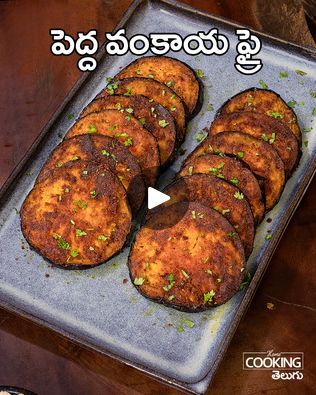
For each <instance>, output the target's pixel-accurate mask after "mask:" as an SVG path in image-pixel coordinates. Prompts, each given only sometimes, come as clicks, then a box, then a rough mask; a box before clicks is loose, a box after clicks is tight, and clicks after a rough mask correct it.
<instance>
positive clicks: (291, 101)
mask: <svg viewBox="0 0 316 395" xmlns="http://www.w3.org/2000/svg"><path fill="white" fill-rule="evenodd" d="M296 104H297V101H296V100H294V99H292V100H290V101H289V102H287V105H288V106H289V107H291V108H295V105H296Z"/></svg>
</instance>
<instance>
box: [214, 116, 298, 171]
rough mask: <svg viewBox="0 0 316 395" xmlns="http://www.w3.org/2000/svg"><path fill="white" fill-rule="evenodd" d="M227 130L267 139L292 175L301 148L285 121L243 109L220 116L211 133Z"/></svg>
mask: <svg viewBox="0 0 316 395" xmlns="http://www.w3.org/2000/svg"><path fill="white" fill-rule="evenodd" d="M226 131H230V132H232V131H234V132H243V133H246V134H250V135H251V136H254V137H256V138H259V139H262V140H264V141H267V142H268V143H269V144H271V145H272V146H273V148H275V150H276V151H277V153H278V154H279V156H280V158H281V159H282V161H283V163H284V169H285V172H286V174H287V175H288V176H290V175H291V174H292V172H293V170H295V167H296V165H297V163H298V160H299V158H300V149H299V146H298V141H297V139H296V137H295V136H294V134H293V133H292V132H291V130H290V129H289V128H288V127H287V126H286V124H285V123H284V122H279V121H278V120H276V119H274V118H272V117H269V116H268V115H265V114H261V113H256V112H251V111H241V112H235V113H230V114H223V115H221V116H219V117H218V118H216V119H215V121H214V122H213V123H212V125H211V128H210V134H211V135H214V134H217V133H221V132H226Z"/></svg>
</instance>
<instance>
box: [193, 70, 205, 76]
mask: <svg viewBox="0 0 316 395" xmlns="http://www.w3.org/2000/svg"><path fill="white" fill-rule="evenodd" d="M195 74H196V75H197V77H199V78H203V77H204V76H205V74H204V71H203V70H202V69H197V70H195Z"/></svg>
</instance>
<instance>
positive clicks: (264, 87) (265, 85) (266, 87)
mask: <svg viewBox="0 0 316 395" xmlns="http://www.w3.org/2000/svg"><path fill="white" fill-rule="evenodd" d="M259 84H260V85H261V87H262V88H263V89H268V85H267V84H266V83H265V82H264V81H263V80H259Z"/></svg>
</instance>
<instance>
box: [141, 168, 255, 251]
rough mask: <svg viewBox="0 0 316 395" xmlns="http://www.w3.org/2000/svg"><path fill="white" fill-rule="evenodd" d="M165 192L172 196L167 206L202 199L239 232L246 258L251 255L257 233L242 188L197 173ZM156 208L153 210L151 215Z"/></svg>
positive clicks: (179, 180) (182, 178)
mask: <svg viewBox="0 0 316 395" xmlns="http://www.w3.org/2000/svg"><path fill="white" fill-rule="evenodd" d="M164 193H165V194H167V195H169V196H170V200H168V201H167V202H166V203H164V204H163V206H164V207H167V206H170V205H171V204H174V203H178V202H181V201H187V202H198V203H201V204H203V205H204V206H207V207H210V208H213V209H214V210H217V211H218V212H220V213H221V214H222V215H224V216H225V218H227V220H228V221H229V222H230V223H231V224H232V226H233V227H234V229H235V233H236V232H237V233H238V235H239V237H240V240H241V242H242V244H243V246H244V249H245V255H246V257H248V256H249V255H250V254H251V252H252V248H253V239H254V235H255V228H254V218H253V215H252V212H251V209H250V206H249V204H248V202H247V199H245V196H244V194H243V193H242V192H241V191H240V190H239V189H238V188H236V187H235V186H233V185H231V184H229V183H228V182H226V181H225V180H222V179H220V178H216V177H213V176H210V175H208V174H193V175H192V176H186V177H181V178H179V179H178V180H176V181H175V182H173V183H172V184H170V185H169V186H167V187H166V188H165V189H164ZM156 210H158V208H157V209H156ZM156 210H155V209H153V210H150V211H149V214H148V216H149V217H150V216H151V215H152V213H155V211H156Z"/></svg>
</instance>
